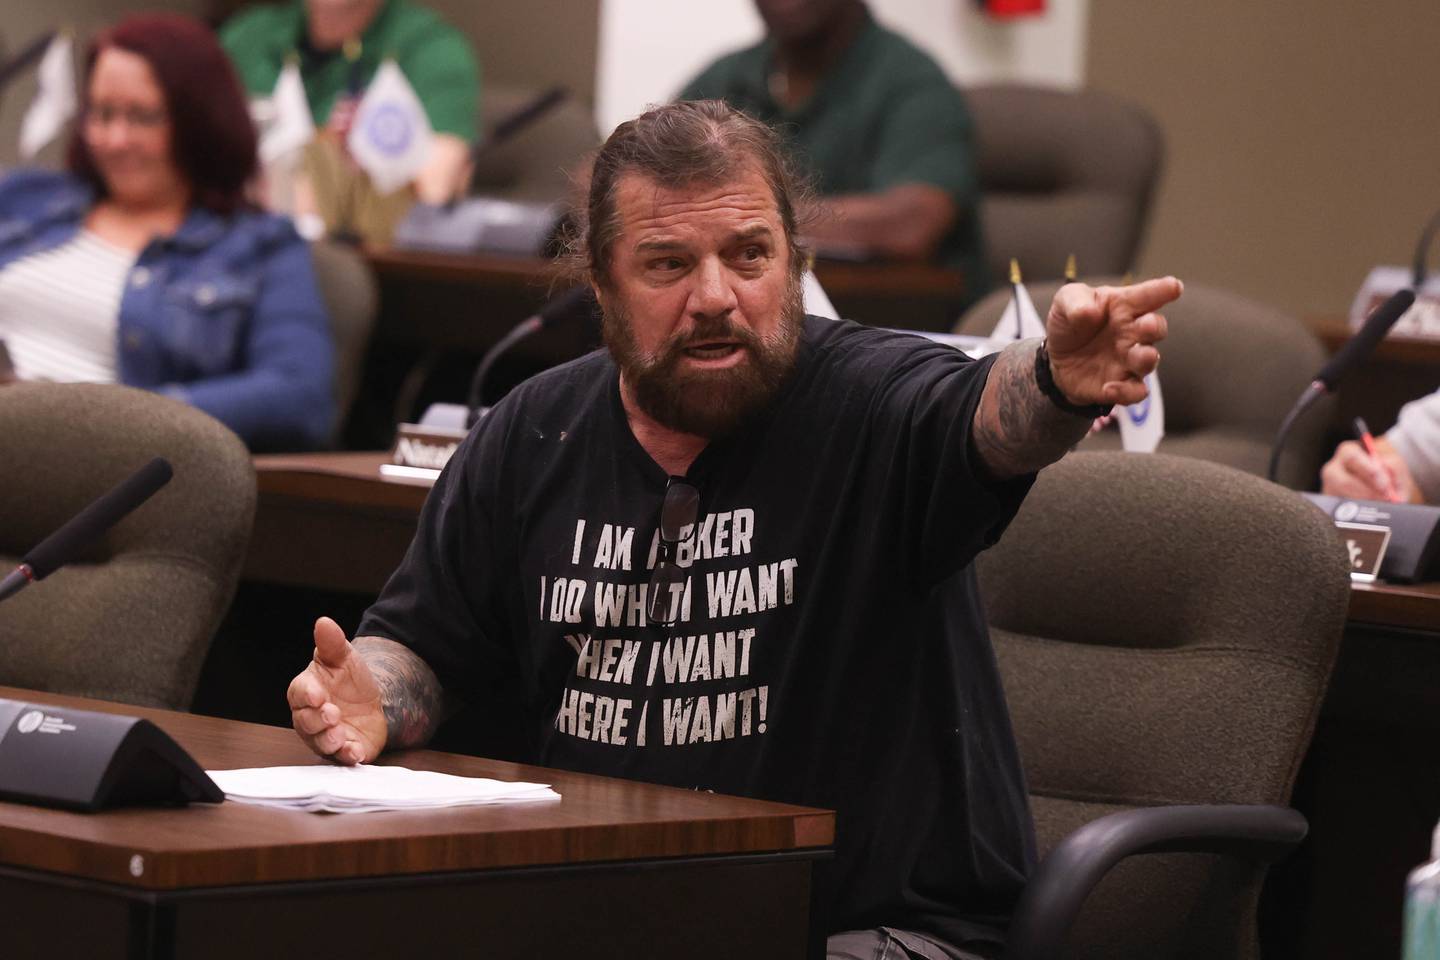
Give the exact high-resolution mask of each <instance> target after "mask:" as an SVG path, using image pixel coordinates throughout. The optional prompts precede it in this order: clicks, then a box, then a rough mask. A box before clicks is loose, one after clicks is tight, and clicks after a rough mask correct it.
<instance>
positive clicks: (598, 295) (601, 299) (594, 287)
mask: <svg viewBox="0 0 1440 960" xmlns="http://www.w3.org/2000/svg"><path fill="white" fill-rule="evenodd" d="M587 279H588V280H589V281H590V290H591V292H592V293H594V294H595V302H596V303H598V304H600V309H601V310H604V309H605V287H604V285H603V284H601V282H600V280H599V278H597V277H596V276H595V274H594V272H593V271H592V272H591V273H589V274H588V275H587Z"/></svg>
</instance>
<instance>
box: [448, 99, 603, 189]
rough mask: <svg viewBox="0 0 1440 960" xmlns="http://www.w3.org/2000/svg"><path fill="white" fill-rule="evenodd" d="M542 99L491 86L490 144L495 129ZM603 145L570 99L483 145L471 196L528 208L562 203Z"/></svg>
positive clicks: (487, 107) (587, 117)
mask: <svg viewBox="0 0 1440 960" xmlns="http://www.w3.org/2000/svg"><path fill="white" fill-rule="evenodd" d="M539 93H540V91H538V90H533V89H523V88H518V87H510V88H507V87H500V86H488V85H487V86H486V89H485V118H486V121H487V130H486V136H487V138H494V137H495V135H496V132H497V129H496V128H497V125H500V124H504V123H505V122H506V121H507V120H509V119H512V118H514V117H515V116H516V115H517V111H520V110H522V109H523V108H524V107H525V106H526V105H527V104H532V103H534V102H535V100H536V98H537V96H538V94H539ZM599 145H600V131H599V130H598V129H597V128H596V126H595V118H594V116H593V115H592V114H591V112H590V111H589V110H588V109H587V108H586V107H585V105H584V104H583V103H581V102H580V101H579V100H577V99H576V98H575V97H573V96H567V97H566V98H565V99H563V100H561V101H559V102H558V103H556V104H555V105H554V106H553V107H551V108H549V109H547V110H546V111H545V112H544V113H542V114H540V115H538V116H537V117H536V118H535V120H534V121H533V122H531V123H528V124H526V125H525V126H523V127H522V128H520V129H517V130H516V132H515V133H514V134H513V135H512V136H509V137H507V138H506V139H504V140H503V141H496V140H494V139H491V140H490V142H489V143H487V144H486V145H483V146H482V147H481V149H480V151H479V154H478V156H477V157H476V160H475V172H474V175H473V176H472V177H471V182H470V192H471V193H476V194H482V195H484V196H487V197H499V198H502V199H505V200H516V201H527V202H539V203H549V202H551V201H553V200H562V199H564V198H565V197H567V196H568V195H569V192H570V174H571V173H572V172H573V171H574V170H575V168H576V167H577V166H578V165H579V163H580V161H581V160H582V159H583V158H584V157H585V156H586V155H587V154H588V153H589V152H590V151H591V150H594V149H595V148H596V147H598V146H599Z"/></svg>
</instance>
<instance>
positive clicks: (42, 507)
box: [0, 383, 255, 709]
mask: <svg viewBox="0 0 1440 960" xmlns="http://www.w3.org/2000/svg"><path fill="white" fill-rule="evenodd" d="M155 456H163V457H165V458H166V459H167V460H169V461H170V463H171V465H172V466H173V467H174V471H175V473H174V477H173V478H172V479H171V481H170V483H169V484H167V485H166V486H165V487H163V488H161V490H160V491H159V492H158V493H156V494H155V496H154V497H152V498H151V499H150V500H149V501H148V502H146V503H145V504H144V505H142V506H141V507H140V508H139V509H138V510H136V511H135V512H134V513H132V514H130V515H129V516H128V517H126V518H125V519H123V520H121V521H120V522H119V523H118V524H117V525H116V526H115V527H113V528H112V529H111V530H110V531H109V532H108V533H107V534H105V535H104V536H103V537H101V538H100V540H99V541H98V542H96V543H95V544H93V545H92V546H91V547H89V548H87V549H86V550H85V551H84V552H83V553H82V555H81V556H80V557H78V558H77V559H76V560H75V561H74V562H72V563H70V564H69V565H67V566H64V567H62V568H61V569H59V570H57V571H56V572H55V573H53V574H51V575H50V576H49V577H48V578H46V579H45V580H43V581H41V582H40V583H37V584H34V585H32V586H30V587H29V588H28V589H26V590H23V591H21V592H20V593H18V594H16V595H15V596H13V597H11V598H10V599H8V600H6V601H5V602H4V603H3V604H0V683H3V684H7V685H12V686H20V687H28V688H31V689H37V690H45V691H49V692H52V693H69V694H79V695H84V696H90V697H99V698H101V699H104V700H115V701H120V702H124V703H136V704H144V705H149V706H162V707H171V708H178V709H183V708H185V707H187V706H188V705H189V703H190V699H191V697H192V696H193V694H194V692H195V684H196V681H197V679H198V677H199V674H200V667H201V665H202V663H203V661H204V658H205V654H206V651H207V650H208V649H209V645H210V640H211V637H212V635H213V634H214V632H215V629H216V627H217V626H218V624H219V622H220V618H221V617H222V616H223V614H224V612H225V609H226V608H227V606H228V605H229V603H230V599H231V596H232V595H233V593H234V590H235V584H236V581H237V579H238V577H239V573H240V565H241V562H242V561H243V559H244V554H245V547H246V544H247V543H248V541H249V538H250V529H251V523H252V520H253V517H254V512H255V471H254V467H253V466H252V465H251V460H250V454H249V452H248V451H247V450H246V448H245V444H244V443H242V442H241V441H240V438H239V437H237V436H235V435H234V434H233V433H231V432H230V431H229V430H228V429H226V428H225V427H224V426H223V425H222V424H221V423H220V422H219V421H217V420H214V419H212V418H211V417H209V416H207V415H206V414H204V413H201V412H200V411H198V410H196V409H194V408H193V407H190V406H188V405H186V404H183V403H180V402H178V401H175V400H171V399H168V398H165V397H162V396H159V395H157V394H152V393H146V392H144V391H140V390H133V389H130V388H128V387H120V386H114V385H100V384H57V383H20V384H15V385H13V386H9V387H0V463H3V464H4V465H5V467H4V470H3V472H0V563H4V564H5V569H6V570H8V569H10V568H11V567H13V566H14V565H15V563H17V562H18V561H19V558H20V557H21V556H22V555H23V554H24V553H25V552H26V551H28V550H29V549H30V548H31V547H32V546H34V545H35V544H36V543H38V542H39V541H41V540H42V539H44V538H45V537H46V536H48V535H49V534H50V533H51V532H53V531H54V530H55V529H57V528H58V527H59V526H60V525H61V524H62V523H64V522H65V521H66V520H69V519H70V518H71V517H72V516H74V515H75V514H76V513H78V512H79V511H80V510H81V509H83V508H84V507H85V506H86V505H87V504H88V503H90V501H92V500H94V499H95V498H96V497H97V496H99V495H100V494H102V493H104V492H105V491H107V490H109V489H110V488H111V487H113V486H114V485H115V484H117V483H118V482H120V481H121V480H123V479H124V478H125V477H127V476H129V475H130V474H131V473H132V472H133V471H134V470H135V469H137V468H138V467H140V466H141V465H143V464H144V463H145V462H147V461H148V460H150V458H152V457H155Z"/></svg>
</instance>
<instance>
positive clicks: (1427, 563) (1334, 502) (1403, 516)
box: [1303, 493, 1440, 583]
mask: <svg viewBox="0 0 1440 960" xmlns="http://www.w3.org/2000/svg"><path fill="white" fill-rule="evenodd" d="M1303 496H1304V497H1305V499H1307V500H1309V501H1310V502H1311V503H1313V504H1315V506H1317V507H1319V508H1320V509H1321V510H1323V511H1325V514H1326V516H1328V517H1330V518H1331V519H1332V520H1334V521H1335V527H1336V529H1337V530H1338V531H1339V532H1340V534H1341V536H1343V537H1344V538H1345V540H1346V541H1347V544H1348V543H1349V542H1350V541H1354V543H1355V546H1353V547H1350V551H1351V555H1350V560H1351V564H1352V570H1360V569H1362V568H1361V567H1356V566H1354V564H1355V550H1356V549H1357V548H1358V549H1359V550H1360V551H1361V552H1362V554H1364V556H1366V557H1368V556H1370V554H1372V553H1374V552H1375V550H1376V546H1375V541H1374V535H1373V534H1369V533H1367V532H1366V531H1367V530H1371V529H1375V528H1379V529H1381V530H1384V531H1386V532H1387V533H1388V535H1389V536H1388V539H1387V540H1386V542H1385V544H1384V546H1383V547H1379V556H1377V557H1376V558H1375V566H1376V569H1375V570H1374V571H1373V576H1375V577H1381V578H1383V579H1385V580H1394V581H1397V582H1400V583H1414V582H1415V581H1417V580H1429V579H1432V578H1434V577H1435V575H1436V573H1437V572H1440V571H1437V570H1436V561H1437V559H1440V507H1433V506H1428V505H1424V504H1416V503H1386V502H1384V501H1380V500H1351V499H1349V498H1348V497H1331V496H1327V495H1326V494H1323V493H1306V494H1303Z"/></svg>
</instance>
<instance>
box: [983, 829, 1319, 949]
mask: <svg viewBox="0 0 1440 960" xmlns="http://www.w3.org/2000/svg"><path fill="white" fill-rule="evenodd" d="M1308 829H1309V825H1308V824H1307V823H1306V822H1305V818H1304V817H1303V816H1302V815H1301V814H1300V813H1299V812H1298V811H1296V810H1291V809H1289V808H1287V807H1275V806H1266V805H1260V804H1253V805H1245V804H1230V805H1219V804H1216V805H1207V806H1173V807H1142V808H1140V809H1137V810H1125V811H1122V812H1120V813H1112V814H1110V815H1109V816H1106V817H1101V818H1100V819H1098V820H1095V821H1092V822H1090V823H1087V824H1085V826H1083V827H1081V828H1080V829H1078V830H1076V831H1075V832H1074V833H1072V834H1070V835H1069V836H1068V837H1066V838H1065V839H1064V840H1062V841H1060V843H1059V844H1057V845H1056V847H1055V848H1054V849H1053V850H1051V851H1050V853H1049V854H1048V855H1047V856H1046V857H1045V859H1044V860H1042V861H1041V862H1040V865H1039V866H1038V867H1036V869H1035V872H1034V874H1032V875H1031V877H1030V881H1029V883H1027V884H1026V885H1025V890H1024V892H1023V893H1022V894H1021V895H1020V901H1019V903H1017V904H1016V908H1015V914H1014V916H1013V917H1012V919H1011V924H1010V936H1009V941H1008V944H1007V947H1006V952H1005V956H1006V958H1007V960H1042V958H1045V960H1048V958H1053V957H1057V956H1059V951H1060V947H1061V945H1062V944H1063V943H1064V941H1065V935H1066V934H1067V933H1069V931H1070V927H1071V925H1072V924H1073V923H1074V922H1075V917H1076V915H1077V914H1079V912H1080V907H1081V906H1082V905H1083V904H1084V903H1085V898H1086V897H1088V896H1089V895H1090V892H1091V891H1092V890H1094V889H1095V887H1096V885H1098V884H1099V883H1100V881H1101V880H1102V879H1103V878H1104V876H1105V874H1107V873H1108V872H1109V871H1110V869H1111V868H1112V867H1114V866H1115V864H1117V863H1119V862H1120V861H1121V860H1123V859H1125V858H1126V857H1130V856H1135V855H1137V854H1143V853H1173V852H1186V853H1222V854H1227V855H1230V856H1235V857H1241V858H1244V859H1250V860H1258V861H1260V862H1263V863H1270V862H1273V861H1275V860H1278V859H1280V858H1281V857H1284V856H1285V855H1286V854H1288V853H1289V852H1290V851H1291V850H1293V849H1294V848H1295V847H1296V846H1297V845H1298V844H1299V843H1300V841H1301V840H1303V839H1305V833H1306V831H1307V830H1308Z"/></svg>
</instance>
